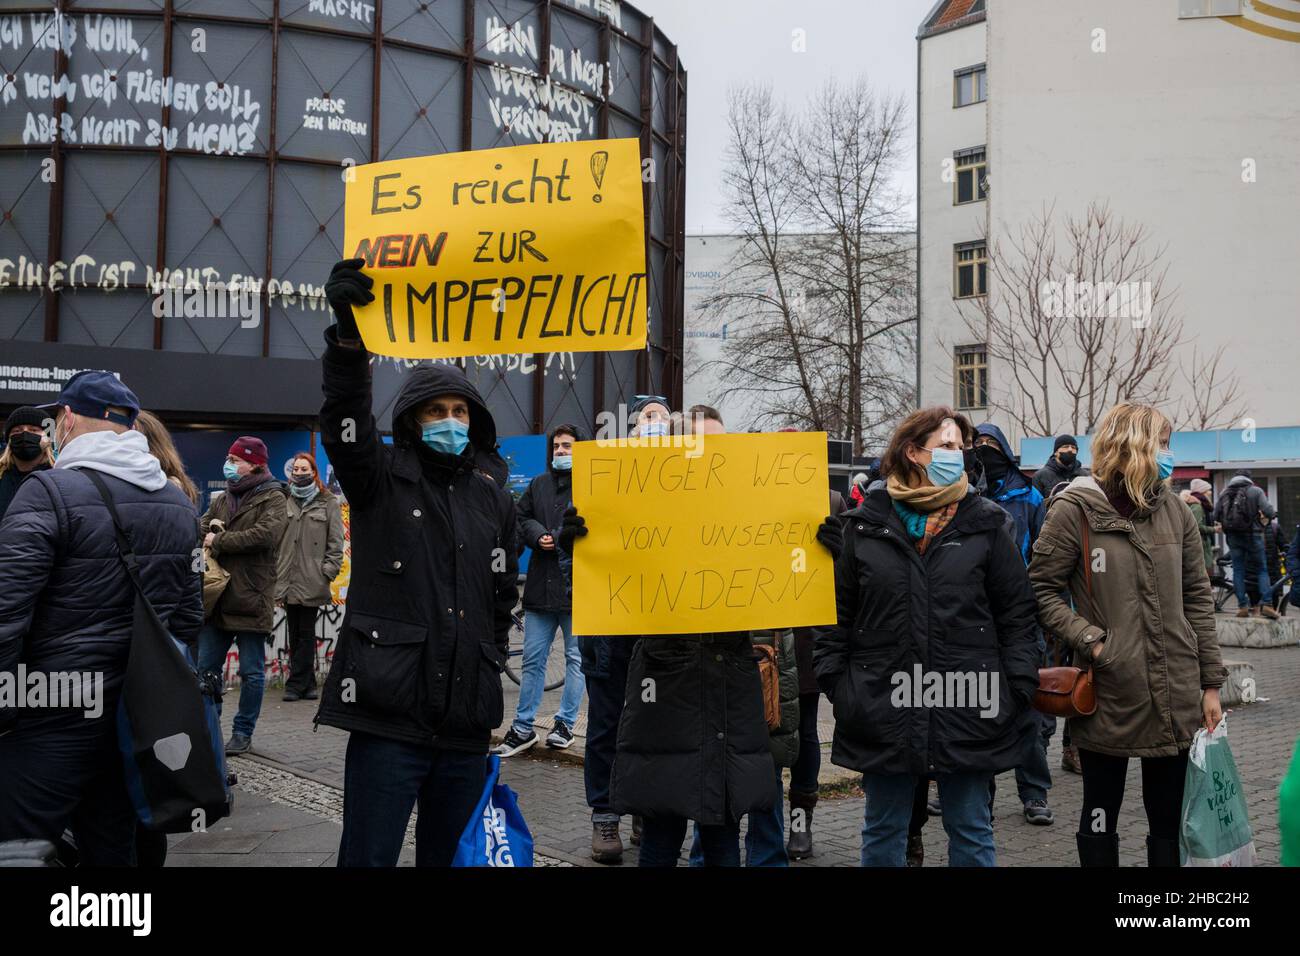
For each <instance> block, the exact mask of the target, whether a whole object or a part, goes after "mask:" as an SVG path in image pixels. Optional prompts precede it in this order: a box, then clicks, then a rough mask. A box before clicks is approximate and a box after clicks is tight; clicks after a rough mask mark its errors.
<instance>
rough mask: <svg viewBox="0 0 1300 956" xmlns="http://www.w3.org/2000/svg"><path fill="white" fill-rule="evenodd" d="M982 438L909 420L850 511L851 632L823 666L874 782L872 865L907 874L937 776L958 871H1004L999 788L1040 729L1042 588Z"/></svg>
mask: <svg viewBox="0 0 1300 956" xmlns="http://www.w3.org/2000/svg"><path fill="white" fill-rule="evenodd" d="M969 434H970V425H969V423H968V422H966V421H965V419H963V418H959V417H958V416H957V414H956V413H955V412H954V411H952V410H951V409H948V408H931V409H923V410H922V411H919V412H915V413H913V414H912V415H910V416H908V418H906V419H905V420H904V421H903V423H902V424H901V425H900V426H899V428H898V431H897V432H896V433H895V434H894V437H893V439H892V440H891V442H890V446H889V449H888V451H887V452H886V453H885V459H884V468H883V470H884V471H885V472H886V474H888V476H889V478H888V484H887V487H886V488H885V489H882V490H876V491H872V492H869V493H868V494H867V497H866V500H865V501H864V502H863V504H862V505H861V506H860V507H858V508H855V509H853V510H852V511H849V512H848V513H847V514H846V515H845V516H844V520H845V524H844V539H845V540H844V549H843V553H842V554H841V556H840V559H839V560H838V561H837V562H836V566H835V588H836V602H837V605H838V609H839V623H838V625H837V626H834V627H828V628H820V629H818V631H817V635H816V637H815V646H814V649H813V657H814V664H815V667H816V671H817V679H818V683H819V684H820V685H821V687H822V689H823V690H824V691H825V692H826V694H827V695H828V696H829V697H830V699H831V702H832V704H833V706H834V710H835V721H836V726H835V740H834V745H833V748H832V751H831V761H832V762H833V763H835V764H837V765H839V766H842V767H848V768H851V769H853V770H858V771H861V772H862V774H863V789H864V790H865V791H866V793H867V800H866V822H865V826H864V827H863V834H862V865H863V866H903V865H904V854H905V849H906V845H907V828H908V821H909V820H910V819H911V814H912V799H913V793H914V790H915V788H916V787H917V786H924V785H925V780H926V777H927V776H929V775H933V776H935V777H936V778H937V779H938V783H939V799H940V802H941V803H942V805H943V825H944V829H946V830H947V831H948V838H949V844H948V860H949V863H950V865H953V866H993V865H994V863H995V856H994V846H993V830H992V824H991V820H990V815H989V780H990V778H991V777H992V775H993V774H995V773H998V772H999V771H1003V770H1010V769H1012V768H1014V767H1017V766H1019V765H1020V763H1021V762H1022V761H1023V759H1024V757H1025V754H1026V751H1027V748H1028V747H1029V746H1030V745H1031V744H1032V741H1033V734H1034V732H1035V731H1034V729H1033V728H1034V727H1036V726H1037V721H1036V720H1035V714H1034V712H1033V711H1032V710H1031V709H1030V706H1029V705H1030V701H1031V700H1032V697H1033V694H1034V691H1035V689H1036V688H1037V686H1038V650H1037V647H1038V637H1037V622H1036V616H1035V615H1036V610H1037V606H1036V603H1035V600H1034V593H1033V590H1032V589H1031V587H1030V584H1029V575H1028V573H1027V572H1026V570H1025V564H1024V561H1023V560H1022V559H1021V557H1020V551H1019V549H1018V548H1017V547H1016V544H1015V542H1014V541H1012V539H1011V535H1010V534H1009V533H1008V531H1007V527H1006V525H1007V521H1006V513H1005V512H1004V511H1003V510H1002V509H1001V508H1000V507H998V505H996V504H995V503H993V502H991V501H988V500H986V499H984V498H981V497H979V496H978V495H976V494H974V493H972V492H971V489H970V488H969V487H968V484H969V483H968V481H967V478H966V474H965V471H964V464H963V455H962V450H963V448H964V446H965V444H966V440H967V439H968V437H969ZM935 677H938V678H940V680H941V681H942V683H941V684H940V685H939V686H940V693H938V694H934V693H932V691H933V688H934V678H935Z"/></svg>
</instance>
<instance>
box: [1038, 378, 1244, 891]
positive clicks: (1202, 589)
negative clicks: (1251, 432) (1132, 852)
mask: <svg viewBox="0 0 1300 956" xmlns="http://www.w3.org/2000/svg"><path fill="white" fill-rule="evenodd" d="M1172 432H1173V426H1172V425H1171V424H1170V422H1169V419H1168V418H1166V417H1165V416H1164V415H1163V414H1161V413H1160V412H1159V411H1158V410H1156V409H1154V408H1151V407H1150V406H1146V405H1136V404H1121V405H1116V406H1115V407H1114V408H1112V409H1111V410H1110V411H1108V412H1107V413H1106V414H1105V415H1104V416H1103V417H1102V420H1101V422H1100V424H1099V425H1098V426H1097V431H1096V434H1095V435H1094V437H1093V441H1092V461H1093V465H1092V476H1091V477H1084V478H1077V479H1075V480H1074V481H1073V482H1072V483H1071V485H1070V487H1069V488H1067V489H1066V490H1065V491H1063V492H1061V493H1060V494H1058V495H1054V496H1053V497H1052V499H1051V503H1050V504H1051V507H1050V509H1049V511H1048V514H1047V521H1046V522H1045V523H1044V525H1043V530H1042V534H1040V535H1039V536H1038V540H1037V541H1036V542H1035V543H1034V557H1033V561H1032V562H1031V563H1030V566H1029V577H1030V579H1031V580H1032V581H1033V585H1034V591H1035V592H1036V593H1037V595H1038V609H1039V612H1038V613H1039V620H1040V621H1041V623H1042V625H1043V627H1044V628H1045V629H1047V630H1049V631H1051V632H1052V633H1054V634H1056V635H1058V636H1059V637H1060V639H1062V640H1064V641H1065V642H1066V644H1068V645H1069V647H1070V649H1071V651H1072V652H1073V655H1074V660H1075V662H1076V663H1078V664H1079V665H1081V666H1088V665H1089V664H1090V665H1091V668H1092V675H1093V683H1094V685H1095V687H1096V694H1097V709H1096V711H1095V712H1094V713H1093V714H1091V715H1089V716H1086V717H1072V718H1071V719H1070V733H1071V736H1072V738H1073V742H1074V744H1075V745H1076V746H1077V747H1078V748H1079V758H1080V762H1081V763H1082V765H1083V808H1082V811H1081V812H1080V815H1079V832H1078V837H1077V842H1078V848H1079V862H1080V863H1081V864H1082V865H1083V866H1109V867H1113V866H1118V865H1119V830H1118V824H1119V810H1120V805H1121V804H1122V802H1123V799H1124V785H1125V778H1126V775H1127V772H1128V762H1129V758H1130V757H1136V758H1138V759H1140V760H1141V762H1142V803H1143V806H1144V807H1145V808H1146V814H1147V823H1148V824H1149V833H1148V836H1147V862H1148V864H1149V865H1150V866H1178V865H1179V851H1178V834H1179V828H1180V820H1181V815H1182V806H1183V781H1184V778H1185V776H1186V774H1187V755H1188V750H1189V749H1190V747H1191V745H1192V738H1193V737H1194V736H1195V734H1196V731H1197V729H1198V728H1200V727H1202V726H1203V727H1205V728H1206V729H1207V730H1213V729H1214V728H1215V726H1216V725H1217V724H1218V722H1219V719H1220V718H1221V717H1222V716H1223V708H1222V706H1221V704H1220V700H1219V688H1220V687H1222V686H1223V683H1224V681H1225V680H1226V679H1227V671H1226V669H1225V668H1224V666H1223V659H1222V657H1221V655H1220V653H1219V644H1218V638H1217V637H1216V635H1215V626H1214V598H1213V596H1212V594H1211V591H1210V581H1209V578H1207V577H1206V575H1205V573H1204V556H1203V554H1202V551H1201V536H1200V533H1199V531H1198V530H1197V528H1196V521H1195V520H1194V519H1193V518H1192V513H1191V512H1190V511H1189V510H1188V509H1187V507H1186V506H1185V505H1184V504H1183V503H1182V502H1181V501H1180V500H1178V497H1177V496H1176V495H1174V494H1173V492H1172V491H1171V490H1170V487H1169V479H1170V477H1171V476H1172V475H1173V469H1174V456H1173V453H1172V452H1170V451H1169V438H1170V435H1171V434H1172ZM1065 592H1068V594H1067V593H1065Z"/></svg>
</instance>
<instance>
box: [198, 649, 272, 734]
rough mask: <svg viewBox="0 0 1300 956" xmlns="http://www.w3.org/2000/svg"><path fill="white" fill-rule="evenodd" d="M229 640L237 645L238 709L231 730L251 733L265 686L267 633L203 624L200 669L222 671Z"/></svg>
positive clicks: (219, 711) (219, 705)
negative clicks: (226, 628)
mask: <svg viewBox="0 0 1300 956" xmlns="http://www.w3.org/2000/svg"><path fill="white" fill-rule="evenodd" d="M232 641H233V642H234V643H235V645H236V646H237V647H238V648H239V711H238V713H236V714H235V720H234V724H233V730H234V732H235V733H237V734H239V735H241V736H244V737H252V736H253V729H254V728H255V727H257V715H258V714H260V713H261V712H262V688H263V687H264V686H266V635H265V634H261V633H255V632H253V631H227V630H224V629H222V628H219V627H214V626H213V625H211V624H204V625H203V630H201V631H199V673H201V674H205V673H207V672H208V671H212V672H213V673H216V674H224V673H225V670H226V652H227V651H229V650H230V644H231V642H232ZM217 716H218V717H220V716H221V701H217Z"/></svg>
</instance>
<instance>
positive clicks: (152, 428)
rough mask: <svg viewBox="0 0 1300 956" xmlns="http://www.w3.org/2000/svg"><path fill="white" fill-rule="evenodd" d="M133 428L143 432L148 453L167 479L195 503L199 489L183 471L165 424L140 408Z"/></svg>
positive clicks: (183, 466)
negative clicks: (154, 459) (155, 460)
mask: <svg viewBox="0 0 1300 956" xmlns="http://www.w3.org/2000/svg"><path fill="white" fill-rule="evenodd" d="M135 430H136V431H138V432H144V437H145V440H146V441H147V442H149V454H151V455H153V456H154V457H155V458H157V459H158V464H160V465H162V470H163V474H164V475H166V476H167V480H168V481H170V482H171V483H172V484H173V485H175V486H176V487H177V488H179V489H180V490H181V491H183V492H185V497H187V498H189V499H190V501H192V502H193V503H194V504H196V505H197V504H198V503H199V489H198V487H197V486H196V485H195V484H194V482H193V481H191V480H190V476H189V475H187V474H186V473H185V465H184V464H183V463H182V462H181V456H180V452H178V451H177V450H176V444H175V442H173V441H172V436H171V432H169V431H167V426H166V425H164V424H163V423H162V421H161V420H160V419H159V418H158V416H157V415H155V414H153V413H152V412H147V411H145V410H144V409H143V408H142V409H140V414H139V415H137V416H136V419H135Z"/></svg>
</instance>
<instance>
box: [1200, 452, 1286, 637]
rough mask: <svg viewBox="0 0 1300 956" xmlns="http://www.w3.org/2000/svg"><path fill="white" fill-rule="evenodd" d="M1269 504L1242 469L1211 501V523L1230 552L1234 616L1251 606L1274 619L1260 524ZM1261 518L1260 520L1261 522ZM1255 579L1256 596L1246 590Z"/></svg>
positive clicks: (1269, 518) (1246, 614) (1271, 514)
mask: <svg viewBox="0 0 1300 956" xmlns="http://www.w3.org/2000/svg"><path fill="white" fill-rule="evenodd" d="M1276 513H1277V512H1276V510H1275V509H1274V508H1273V503H1272V502H1271V501H1269V500H1268V496H1267V495H1265V494H1264V489H1262V488H1260V487H1258V486H1257V485H1256V484H1255V482H1254V479H1253V477H1252V476H1251V473H1250V472H1249V471H1247V470H1246V469H1242V470H1241V471H1239V472H1237V474H1236V475H1234V476H1233V478H1232V480H1231V481H1229V482H1228V487H1227V488H1225V489H1224V491H1223V494H1221V495H1219V500H1218V501H1217V502H1215V504H1214V522H1215V524H1217V525H1220V526H1221V527H1222V528H1223V533H1224V536H1225V537H1226V538H1227V539H1228V552H1229V553H1230V554H1231V555H1232V586H1233V589H1234V590H1235V591H1236V594H1237V617H1249V616H1250V612H1251V608H1252V607H1257V608H1258V611H1259V613H1260V614H1262V615H1264V616H1265V617H1267V618H1272V619H1274V620H1276V619H1277V618H1278V617H1280V615H1279V614H1278V613H1277V611H1275V610H1274V609H1273V587H1272V585H1271V584H1270V583H1269V578H1268V562H1267V560H1266V558H1265V555H1264V525H1265V524H1267V523H1268V522H1271V521H1272V520H1273V517H1274V515H1276ZM1261 519H1264V520H1263V521H1261ZM1248 579H1249V580H1250V581H1254V582H1257V588H1258V596H1256V595H1252V594H1249V593H1248V589H1247V580H1248ZM1252 599H1253V600H1254V603H1253V604H1252Z"/></svg>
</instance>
